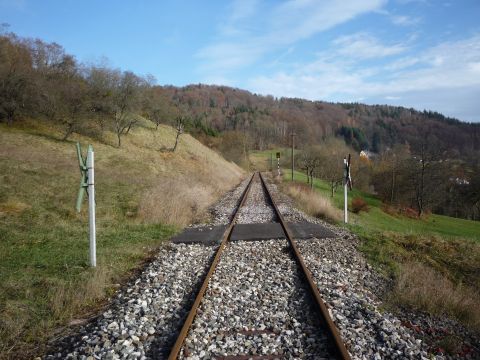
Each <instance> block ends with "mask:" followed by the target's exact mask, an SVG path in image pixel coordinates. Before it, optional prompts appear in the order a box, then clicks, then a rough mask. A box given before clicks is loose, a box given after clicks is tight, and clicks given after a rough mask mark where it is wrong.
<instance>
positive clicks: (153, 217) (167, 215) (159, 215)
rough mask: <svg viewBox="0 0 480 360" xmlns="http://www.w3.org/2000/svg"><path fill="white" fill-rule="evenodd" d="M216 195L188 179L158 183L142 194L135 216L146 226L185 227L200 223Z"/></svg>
mask: <svg viewBox="0 0 480 360" xmlns="http://www.w3.org/2000/svg"><path fill="white" fill-rule="evenodd" d="M219 192H221V190H220V189H218V190H217V189H215V188H212V187H210V186H209V185H208V184H205V183H204V184H202V183H201V182H198V181H195V179H192V178H177V179H169V178H166V179H162V180H161V181H159V182H158V184H157V185H156V186H155V187H153V188H152V189H150V190H149V191H148V193H145V194H144V196H143V198H142V199H141V201H140V205H139V211H138V216H139V218H141V219H142V220H143V221H146V222H153V223H164V224H172V225H176V226H185V225H188V224H189V223H191V222H192V221H193V220H201V219H200V217H201V216H202V215H203V214H204V212H205V210H206V209H207V208H208V207H209V206H210V205H211V204H212V203H213V202H214V201H215V200H216V199H217V197H218V195H219Z"/></svg>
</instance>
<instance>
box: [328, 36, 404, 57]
mask: <svg viewBox="0 0 480 360" xmlns="http://www.w3.org/2000/svg"><path fill="white" fill-rule="evenodd" d="M333 43H334V44H335V45H336V47H337V52H338V53H339V54H341V55H345V56H349V57H351V58H356V59H370V58H380V57H385V56H390V55H396V54H400V53H402V52H404V51H406V50H407V47H406V46H405V45H403V44H394V45H383V44H381V43H380V42H379V41H378V40H377V39H376V38H375V37H373V36H371V35H369V34H365V33H357V34H353V35H347V36H342V37H339V38H337V39H335V40H334V41H333Z"/></svg>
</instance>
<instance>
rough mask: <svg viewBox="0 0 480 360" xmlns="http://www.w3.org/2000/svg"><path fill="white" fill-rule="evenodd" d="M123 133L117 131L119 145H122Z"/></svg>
mask: <svg viewBox="0 0 480 360" xmlns="http://www.w3.org/2000/svg"><path fill="white" fill-rule="evenodd" d="M121 136H122V134H121V133H119V132H117V138H118V147H120V146H121V145H122V139H121Z"/></svg>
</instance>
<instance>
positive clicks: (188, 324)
mask: <svg viewBox="0 0 480 360" xmlns="http://www.w3.org/2000/svg"><path fill="white" fill-rule="evenodd" d="M255 174H256V173H253V175H252V177H251V178H250V181H249V183H248V185H247V187H246V188H245V190H244V191H243V193H242V196H241V198H240V199H241V200H240V203H239V204H238V206H237V209H236V210H235V213H234V215H233V217H232V220H231V221H230V224H229V225H228V227H227V228H226V229H225V232H224V233H223V237H222V242H221V243H220V246H219V247H218V249H217V252H216V254H215V257H214V259H213V261H212V264H211V265H210V269H209V270H208V272H207V275H206V276H205V279H204V280H203V283H202V286H201V288H200V290H199V291H198V294H197V296H196V297H195V301H194V303H193V305H192V308H191V309H190V312H189V313H188V316H187V318H186V319H185V322H184V323H183V326H182V329H181V330H180V333H179V334H178V337H177V340H176V341H175V344H174V345H173V347H172V350H171V351H170V354H169V355H168V359H169V360H175V359H177V357H178V354H180V350H181V349H182V346H183V343H184V342H185V339H186V338H187V335H188V331H189V330H190V327H191V326H192V323H193V320H194V319H195V316H196V315H197V311H198V308H199V306H200V303H201V302H202V300H203V296H204V295H205V292H206V291H207V287H208V283H209V282H210V279H211V277H212V275H213V273H214V272H215V269H216V267H217V264H218V262H219V261H220V256H221V255H222V253H223V250H224V248H225V246H226V244H227V242H228V240H229V238H230V235H231V233H232V231H233V227H234V226H235V224H236V221H237V218H238V214H239V213H240V211H239V210H240V208H241V207H242V206H243V204H244V203H245V200H246V198H247V195H248V193H249V191H250V187H251V185H252V182H253V178H254V177H255Z"/></svg>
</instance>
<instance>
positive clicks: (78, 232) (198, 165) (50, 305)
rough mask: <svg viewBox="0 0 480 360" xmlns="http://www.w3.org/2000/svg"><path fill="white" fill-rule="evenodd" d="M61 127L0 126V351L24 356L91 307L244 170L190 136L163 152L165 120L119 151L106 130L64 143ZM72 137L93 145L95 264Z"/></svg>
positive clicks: (138, 131)
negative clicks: (100, 136) (78, 207)
mask: <svg viewBox="0 0 480 360" xmlns="http://www.w3.org/2000/svg"><path fill="white" fill-rule="evenodd" d="M60 130H61V129H52V128H51V127H50V126H49V125H48V124H41V123H38V122H37V123H33V122H24V123H20V124H18V125H15V126H14V127H8V126H6V125H3V124H0V258H1V259H2V261H1V263H0V354H1V355H0V358H22V357H30V356H31V355H33V354H35V353H38V352H39V351H41V348H42V346H44V344H45V341H46V339H47V338H49V337H51V336H52V335H54V334H55V333H56V332H59V331H60V332H62V331H64V327H65V326H66V325H68V324H70V323H72V322H81V321H82V320H84V319H85V318H87V317H88V316H89V315H88V314H92V313H95V310H96V309H98V307H99V306H101V305H102V304H103V303H104V302H105V299H106V298H108V296H109V295H110V294H112V292H113V291H114V290H115V289H116V288H118V287H119V286H120V285H121V284H122V282H123V281H125V279H127V278H128V276H129V274H131V272H132V271H133V270H134V269H136V268H138V267H139V266H141V264H142V263H143V262H144V261H145V260H146V259H147V258H148V257H149V255H150V254H151V253H152V252H154V251H155V249H156V248H157V247H158V246H159V245H160V244H161V242H162V241H163V240H164V239H166V238H168V237H169V236H170V235H171V234H172V233H174V232H175V231H176V230H177V229H178V228H180V227H183V226H185V225H187V224H189V223H191V222H192V221H193V220H194V219H195V220H199V219H202V217H204V214H206V212H205V210H206V209H207V208H208V206H209V205H211V204H212V203H214V202H215V201H216V200H217V199H218V198H219V196H220V195H221V194H222V193H224V192H225V191H227V190H228V189H230V188H232V187H234V186H235V185H236V184H237V183H239V182H240V180H241V179H242V178H243V176H244V173H243V171H242V170H241V169H240V168H239V167H238V166H236V165H235V164H233V163H230V162H227V161H226V160H224V159H223V158H222V157H221V156H220V155H219V154H217V153H216V152H214V151H212V150H210V149H209V148H207V147H205V146H204V145H202V144H201V143H200V142H198V141H197V140H195V139H194V138H193V137H191V136H190V135H188V134H183V135H181V136H180V142H179V146H178V148H177V150H176V151H175V152H172V151H169V150H168V149H170V148H171V147H172V146H173V144H174V142H175V130H174V129H172V128H170V127H168V126H160V127H159V128H158V130H155V129H154V128H152V127H150V126H149V125H148V124H147V123H145V124H143V125H141V126H139V127H137V128H135V129H134V131H132V132H131V133H130V134H128V135H127V136H125V137H124V139H123V142H122V147H121V148H117V147H115V146H112V145H110V144H114V143H115V142H114V139H113V138H112V139H110V138H109V137H108V136H109V134H106V135H104V136H105V137H104V138H103V139H102V141H97V140H92V139H91V138H87V137H82V136H76V137H73V138H72V140H71V141H60V140H58V139H61V135H62V133H61V131H60ZM112 136H113V135H112ZM76 141H80V142H81V143H82V144H83V145H86V144H89V143H90V144H92V145H93V147H94V150H95V160H96V164H95V165H96V169H95V172H96V179H95V180H96V200H97V246H98V248H97V264H98V266H97V268H96V269H91V268H89V266H88V216H87V204H86V203H84V205H83V209H82V211H81V213H77V212H76V211H75V209H74V205H75V200H76V196H77V191H78V186H79V181H80V175H79V169H78V162H77V159H76V150H75V142H76ZM84 147H85V146H84ZM205 216H206V215H205Z"/></svg>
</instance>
